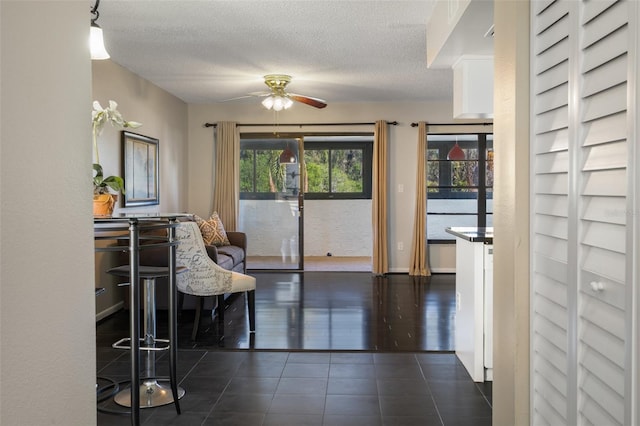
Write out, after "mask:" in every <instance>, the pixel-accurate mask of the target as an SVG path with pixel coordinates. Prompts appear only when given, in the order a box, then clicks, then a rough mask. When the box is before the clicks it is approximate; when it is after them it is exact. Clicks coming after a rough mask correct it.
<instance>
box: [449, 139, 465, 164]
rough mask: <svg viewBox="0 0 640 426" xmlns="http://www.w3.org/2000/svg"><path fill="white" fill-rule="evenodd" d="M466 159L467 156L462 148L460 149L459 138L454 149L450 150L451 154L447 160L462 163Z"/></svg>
mask: <svg viewBox="0 0 640 426" xmlns="http://www.w3.org/2000/svg"><path fill="white" fill-rule="evenodd" d="M466 158H467V156H466V155H465V153H464V151H463V150H462V148H460V145H458V138H456V144H455V145H454V146H453V148H451V150H449V153H448V154H447V160H450V161H462V160H464V159H466Z"/></svg>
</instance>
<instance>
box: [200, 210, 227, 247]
mask: <svg viewBox="0 0 640 426" xmlns="http://www.w3.org/2000/svg"><path fill="white" fill-rule="evenodd" d="M194 218H195V220H196V223H197V224H198V227H199V228H200V233H201V234H202V239H203V240H204V243H205V244H206V245H208V246H228V245H231V243H229V238H227V232H226V231H225V230H224V226H223V225H222V221H221V220H220V217H219V216H218V212H213V213H212V214H211V217H210V218H209V219H208V220H204V219H203V218H201V217H200V216H198V215H195V216H194Z"/></svg>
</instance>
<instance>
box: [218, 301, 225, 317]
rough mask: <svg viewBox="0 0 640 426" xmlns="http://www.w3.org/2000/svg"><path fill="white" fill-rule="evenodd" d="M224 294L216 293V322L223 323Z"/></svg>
mask: <svg viewBox="0 0 640 426" xmlns="http://www.w3.org/2000/svg"><path fill="white" fill-rule="evenodd" d="M224 304H225V301H224V294H219V295H218V323H220V324H224Z"/></svg>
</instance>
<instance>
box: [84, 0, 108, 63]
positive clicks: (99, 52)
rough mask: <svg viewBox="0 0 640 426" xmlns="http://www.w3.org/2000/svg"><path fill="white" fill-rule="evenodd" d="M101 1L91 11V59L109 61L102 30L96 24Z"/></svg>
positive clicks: (97, 1) (97, 0)
mask: <svg viewBox="0 0 640 426" xmlns="http://www.w3.org/2000/svg"><path fill="white" fill-rule="evenodd" d="M99 5H100V0H96V4H95V6H93V8H92V9H91V14H92V15H93V18H91V30H90V33H89V47H90V49H91V59H96V60H102V59H109V58H110V56H109V53H108V52H107V49H105V47H104V38H103V37H102V28H100V26H99V25H98V24H97V23H96V21H97V20H98V17H99V16H100V13H98V6H99Z"/></svg>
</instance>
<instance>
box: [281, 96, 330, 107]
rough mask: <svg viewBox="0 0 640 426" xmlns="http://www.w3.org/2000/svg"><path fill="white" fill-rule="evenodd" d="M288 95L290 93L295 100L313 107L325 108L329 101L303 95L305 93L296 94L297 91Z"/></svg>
mask: <svg viewBox="0 0 640 426" xmlns="http://www.w3.org/2000/svg"><path fill="white" fill-rule="evenodd" d="M288 95H289V98H291V99H293V100H294V101H296V102H300V103H303V104H307V105H310V106H312V107H316V108H324V107H326V106H327V102H326V101H324V100H322V99H318V98H311V97H309V96H303V95H296V94H295V93H289V94H288Z"/></svg>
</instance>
